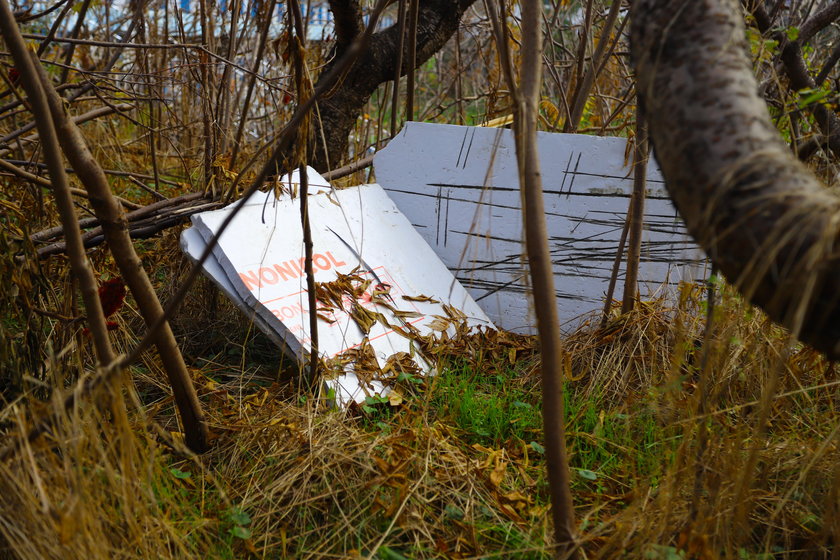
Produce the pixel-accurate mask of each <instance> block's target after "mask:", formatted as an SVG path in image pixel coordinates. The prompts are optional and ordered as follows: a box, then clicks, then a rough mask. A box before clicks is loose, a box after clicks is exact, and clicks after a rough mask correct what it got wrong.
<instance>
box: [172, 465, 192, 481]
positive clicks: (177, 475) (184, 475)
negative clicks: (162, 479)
mask: <svg viewBox="0 0 840 560" xmlns="http://www.w3.org/2000/svg"><path fill="white" fill-rule="evenodd" d="M169 472H170V473H172V476H174V477H175V478H177V479H180V480H184V479H187V478H189V477H191V476H192V474H191V473H188V472H186V471H182V470H181V469H178V468H176V467H172V468H171V469H169Z"/></svg>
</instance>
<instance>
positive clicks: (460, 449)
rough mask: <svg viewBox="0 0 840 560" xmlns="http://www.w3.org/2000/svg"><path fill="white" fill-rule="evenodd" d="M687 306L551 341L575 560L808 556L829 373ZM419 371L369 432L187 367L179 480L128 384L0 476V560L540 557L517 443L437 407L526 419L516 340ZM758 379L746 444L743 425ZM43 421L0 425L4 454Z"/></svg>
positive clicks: (263, 377)
mask: <svg viewBox="0 0 840 560" xmlns="http://www.w3.org/2000/svg"><path fill="white" fill-rule="evenodd" d="M701 295H702V290H701V289H699V288H692V287H686V288H685V289H684V292H683V298H682V304H681V305H680V306H679V307H678V308H677V309H669V308H667V307H666V306H665V304H664V302H649V303H646V304H645V305H643V306H642V307H641V309H639V310H638V311H636V312H634V313H633V314H631V315H627V316H623V317H617V318H613V319H612V320H611V322H610V323H609V324H608V326H607V327H606V328H605V329H587V328H584V329H582V330H581V331H578V332H576V333H574V334H573V335H572V336H571V337H570V338H569V339H568V341H567V348H568V350H569V356H570V368H569V371H568V372H567V375H570V380H569V382H568V384H567V389H568V393H569V396H568V399H567V401H568V404H567V407H568V408H567V416H568V418H569V432H570V433H569V444H570V450H571V452H572V455H573V457H572V462H573V468H574V469H575V473H577V474H578V475H579V476H575V477H573V479H574V489H573V490H574V494H575V497H576V500H577V502H576V506H577V509H578V512H579V515H580V518H581V520H582V522H581V523H582V525H581V534H582V538H583V547H584V550H585V551H586V554H587V557H590V558H718V557H731V558H771V557H772V558H820V557H825V558H828V557H830V550H831V546H832V543H833V542H835V540H836V539H837V537H838V535H837V521H838V517H837V511H838V504H837V500H838V483H837V477H838V472H840V471H838V469H837V466H836V465H837V464H838V447H837V434H838V425H840V424H838V411H837V398H836V394H837V393H836V388H837V385H838V384H840V381H838V379H837V375H836V370H835V369H833V368H832V367H830V366H829V365H828V364H826V363H825V362H824V361H823V360H822V359H821V358H819V356H817V355H816V354H814V353H812V352H811V351H810V350H807V349H803V348H799V347H797V346H793V347H790V348H789V349H787V350H786V347H785V344H786V339H785V335H784V333H782V332H780V331H779V330H778V329H776V328H774V327H772V326H770V325H769V324H768V323H767V322H766V321H765V320H764V319H763V318H762V317H761V316H760V315H759V314H757V313H755V312H753V311H752V310H750V309H749V308H747V307H746V306H745V305H744V304H743V303H742V302H741V301H740V300H739V299H738V298H736V297H734V296H732V295H731V294H729V293H728V290H727V291H726V295H725V297H724V299H723V302H722V303H719V304H718V305H717V306H716V312H715V315H716V316H715V321H714V323H713V328H712V329H710V332H709V334H706V335H704V316H703V313H702V308H703V306H704V302H703V301H702V300H701V299H700V296H701ZM216 312H217V313H221V315H222V316H226V317H230V316H231V312H230V310H229V309H226V308H224V307H223V308H222V309H217V311H216ZM202 320H203V318H202V317H198V316H196V317H195V321H196V323H195V324H204V325H206V324H207V323H206V322H202ZM182 321H185V319H184V318H183V317H182ZM211 330H212V329H211ZM117 336H118V337H119V336H123V337H130V331H128V330H123V331H120V332H119V333H118V334H117ZM704 337H705V340H704ZM241 344H242V346H243V347H247V346H249V343H248V342H247V341H243V342H241ZM252 350H253V349H252ZM441 351H442V354H443V357H442V359H444V360H448V361H447V363H448V364H449V366H448V367H447V368H445V373H444V374H443V375H442V376H440V377H438V378H435V379H434V380H432V381H431V382H430V383H427V384H425V385H422V386H417V387H416V390H415V391H414V392H413V393H411V392H410V390H409V389H408V388H406V389H405V390H404V391H403V392H404V393H405V394H406V400H405V402H404V403H403V404H402V405H401V406H399V407H396V408H389V407H387V406H385V407H384V409H376V410H375V411H374V412H373V413H370V412H365V411H362V410H360V409H359V410H351V411H349V412H347V413H341V412H337V411H331V410H328V409H325V408H324V407H323V405H321V404H319V403H313V402H312V401H305V402H304V400H303V399H301V398H300V396H299V395H295V394H291V393H290V391H289V390H288V388H287V386H286V385H283V384H278V383H273V384H272V383H271V382H270V381H271V380H270V377H269V376H268V372H269V371H270V370H271V368H270V366H268V365H265V364H264V365H263V366H260V367H256V366H253V364H252V363H251V360H250V359H248V360H246V359H244V358H242V356H241V355H235V356H225V355H224V354H220V355H218V356H217V357H216V358H214V359H212V360H206V361H205V362H203V363H201V364H199V363H196V364H194V365H195V366H196V367H195V368H194V369H193V373H194V378H195V381H196V384H197V386H198V387H199V392H200V394H201V396H202V401H203V402H204V403H205V407H206V411H207V412H208V414H209V415H210V417H211V426H212V433H213V438H214V439H213V448H212V450H211V451H210V452H209V453H208V454H206V455H204V456H202V457H200V458H196V457H189V456H187V455H186V454H185V452H184V450H183V448H182V446H180V445H179V444H178V443H177V436H176V438H175V441H173V439H172V436H171V434H170V432H176V431H177V426H176V425H175V424H173V422H174V418H173V415H172V410H171V406H172V405H171V399H170V398H169V397H168V395H167V392H166V390H165V389H164V384H163V383H162V382H161V381H160V380H161V379H163V378H162V376H161V375H162V374H160V373H159V372H157V371H155V368H148V367H140V368H138V369H137V370H136V371H135V372H134V373H135V375H134V382H133V383H131V384H128V385H126V386H124V387H122V388H120V389H119V390H115V391H113V392H112V394H111V395H110V396H109V397H108V398H107V399H103V400H101V401H100V402H99V403H98V405H99V406H94V403H84V404H83V406H81V407H79V408H78V409H76V410H73V411H72V412H71V413H70V414H69V415H67V416H66V417H65V418H64V420H63V421H62V422H61V424H60V425H59V426H58V427H57V428H56V430H55V431H54V432H53V433H51V434H49V435H48V436H47V437H44V438H41V439H40V440H38V441H37V442H35V443H34V444H33V445H32V446H31V447H30V446H27V447H24V448H23V449H22V450H21V452H19V453H18V454H17V455H16V457H15V458H14V459H13V460H12V461H10V462H8V463H7V464H4V465H2V466H0V468H2V470H3V473H2V476H0V480H2V482H0V486H2V487H0V496H2V497H0V512H1V513H0V534H2V535H3V540H4V541H5V544H4V546H3V549H4V550H5V553H4V554H5V555H8V556H9V557H15V558H89V559H94V558H136V557H149V558H169V557H172V558H208V557H213V558H216V557H219V558H225V557H231V558H232V557H246V556H254V557H260V558H262V557H267V558H354V557H374V558H404V557H405V558H471V557H482V558H487V557H500V558H548V557H549V556H550V543H548V542H547V539H548V538H549V537H548V533H549V531H548V530H547V528H548V523H549V521H548V517H547V504H546V494H545V481H544V475H543V470H544V464H543V461H542V456H541V455H540V454H539V452H538V450H539V446H538V444H537V445H534V444H530V443H529V441H527V440H529V439H530V438H529V437H526V438H525V439H522V437H520V436H509V437H506V438H504V439H501V438H500V439H495V440H494V439H493V438H492V437H490V436H485V435H482V434H480V433H478V432H477V431H472V432H471V431H470V429H469V428H468V427H465V426H464V425H463V423H461V421H460V420H459V419H458V418H457V417H456V416H455V415H454V414H452V413H451V410H450V408H449V407H448V405H447V404H446V403H450V402H455V401H456V400H457V399H464V400H465V399H466V398H467V396H466V395H465V394H459V393H458V389H456V388H455V387H456V385H453V384H452V383H450V382H449V381H448V380H453V381H456V380H458V378H459V376H462V377H463V376H475V377H470V383H473V384H475V385H477V386H481V385H482V383H485V382H486V380H487V379H490V378H493V377H494V376H506V377H505V378H504V384H503V385H490V386H486V385H485V386H484V390H487V391H493V390H497V391H498V393H499V395H500V396H501V397H502V398H504V395H508V396H509V398H510V399H514V398H515V399H520V400H521V401H525V402H526V403H533V405H534V406H536V407H537V408H538V407H539V398H538V391H536V384H537V379H538V376H537V375H536V369H537V368H538V362H537V361H535V359H534V358H533V356H534V349H533V346H532V341H531V340H530V339H525V338H522V337H512V336H507V335H505V336H490V337H483V338H481V337H479V338H471V339H462V340H456V341H453V342H452V343H450V344H449V345H447V347H445V348H441ZM784 356H787V357H786V359H783V357H784ZM268 361H269V360H266V362H268ZM149 362H152V363H153V360H149ZM704 363H705V364H706V368H705V370H703V367H702V364H704ZM242 364H246V365H244V366H243V365H242ZM704 371H705V373H704ZM236 374H241V375H245V376H246V379H245V380H242V379H239V378H237V377H236ZM774 375H778V376H779V384H778V390H777V391H776V394H775V396H773V397H772V398H770V399H768V401H767V402H768V403H769V404H768V407H769V408H768V409H767V411H768V414H769V416H768V417H769V422H768V427H767V430H766V432H762V431H758V430H757V429H756V425H755V421H756V418H757V416H758V414H759V413H760V412H761V409H762V405H761V402H760V401H761V398H762V389H763V388H764V387H765V386H766V385H767V383H768V380H769V379H770V378H771V377H773V376H774ZM493 387H496V389H493ZM701 394H705V395H706V400H705V404H704V405H702V406H703V410H704V411H705V412H703V413H701V412H699V411H700V410H701V409H700V407H701V404H700V395H701ZM140 395H142V397H141V396H140ZM488 402H489V401H488ZM493 402H496V401H493ZM498 402H499V403H502V402H505V401H498ZM517 402H520V401H519V400H517ZM499 406H502V405H499ZM43 408H44V406H39V405H38V404H37V402H36V401H32V403H29V404H27V403H26V402H24V401H21V402H19V403H17V404H14V405H11V406H8V407H7V408H5V409H4V410H3V412H2V416H0V419H2V421H3V423H4V425H5V426H7V428H6V432H7V434H8V435H9V436H15V435H19V434H20V433H22V430H23V429H24V427H25V426H26V425H28V423H29V421H28V420H27V419H28V418H30V417H32V416H35V415H37V414H39V413H42V412H43V410H42V409H43ZM102 411H104V412H102ZM479 413H480V412H479V411H475V414H476V415H478V414H479ZM533 438H534V441H536V442H538V441H539V439H540V436H539V434H538V433H534V434H533ZM476 442H477V443H476ZM751 449H756V451H757V461H756V462H755V468H754V469H752V470H750V469H745V464H747V461H748V460H749V455H750V454H749V452H750V450H751ZM742 487H743V488H744V489H745V490H739V488H742ZM739 492H741V493H742V494H741V495H742V496H743V499H740V500H739V499H738V498H737V496H738V495H739ZM739 506H740V508H739ZM741 512H743V513H741ZM740 515H744V516H745V517H744V519H743V521H739V516H740ZM767 554H769V556H768V555H767ZM669 555H670V556H669Z"/></svg>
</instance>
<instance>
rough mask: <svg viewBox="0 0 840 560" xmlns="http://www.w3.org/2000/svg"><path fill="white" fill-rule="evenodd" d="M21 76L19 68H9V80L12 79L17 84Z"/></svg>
mask: <svg viewBox="0 0 840 560" xmlns="http://www.w3.org/2000/svg"><path fill="white" fill-rule="evenodd" d="M19 78H20V72H18V69H17V68H14V67H12V68H9V80H11V82H12V83H13V84H17V81H18V79H19Z"/></svg>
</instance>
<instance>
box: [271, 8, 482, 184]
mask: <svg viewBox="0 0 840 560" xmlns="http://www.w3.org/2000/svg"><path fill="white" fill-rule="evenodd" d="M419 1H420V11H419V16H418V21H417V57H416V60H415V64H414V68H416V67H418V66H420V65H421V64H423V63H424V62H425V61H426V60H428V59H429V58H430V57H431V56H432V55H433V54H435V53H436V52H437V51H439V50H440V49H441V48H442V47H443V46H444V45H445V44H446V42H447V41H448V40H449V38H450V37H452V35H453V34H454V33H455V30H456V29H457V28H458V25H459V24H460V21H461V16H462V15H463V13H464V11H465V10H466V9H467V8H468V7H469V6H470V5H472V4H473V3H474V2H475V0H419ZM330 5H331V9H332V10H333V12H334V14H335V20H336V24H337V27H336V34H337V36H338V37H337V41H336V47H335V52H334V53H333V56H331V57H330V62H328V63H327V64H326V65H325V66H324V68H323V70H322V71H321V74H320V76H321V77H323V76H327V75H329V74H330V70H331V69H332V67H333V66H334V65H335V64H336V63H337V61H338V60H340V58H341V54H342V53H343V52H344V50H345V49H346V48H347V47H348V46H349V45H350V44H351V43H352V42H353V39H354V38H355V36H356V35H358V34H360V33H361V32H362V30H363V26H362V23H361V10H359V9H358V4H357V2H356V1H355V0H333V1H332V2H330ZM399 47H400V34H399V25H396V24H395V25H392V26H391V27H388V28H387V29H384V30H382V31H380V32H378V33H375V34H374V35H373V36H372V37H371V39H370V42H369V43H368V46H367V48H366V49H365V51H364V52H363V53H361V55H360V56H359V58H358V59H357V60H356V62H355V64H354V65H353V66H352V68H350V70H349V71H348V72H347V73H346V75H345V76H344V78H343V79H342V80H341V81H340V82H339V84H338V85H336V86H335V87H334V88H333V89H332V91H330V92H329V93H327V94H326V95H325V96H324V97H323V98H322V99H321V100H320V101H319V102H318V109H317V111H316V113H315V118H314V119H313V120H314V123H313V126H314V131H313V132H312V136H311V140H312V141H313V142H314V150H313V151H311V152H310V153H313V154H314V155H313V158H312V160H311V161H310V162H309V164H310V165H311V166H312V167H314V168H315V169H316V170H318V171H326V170H327V169H331V168H333V169H334V168H336V167H338V166H339V165H340V164H341V163H342V160H343V159H344V158H345V157H346V154H347V148H348V137H349V135H350V131H351V130H352V129H353V125H355V124H356V119H357V118H358V117H359V115H360V114H361V113H362V110H363V109H364V106H365V103H367V101H368V99H370V96H371V95H372V94H373V92H374V91H376V88H377V87H379V85H380V84H382V83H385V82H387V81H389V80H393V79H394V76H395V75H396V72H397V67H396V65H397V60H398V58H399V57H398V53H399ZM401 58H402V69H401V72H400V75H401V76H404V75H405V74H406V73H407V72H409V71H410V70H414V68H409V66H410V64H409V61H408V57H407V56H403V57H401ZM319 80H320V78H319ZM316 87H317V84H316ZM325 148H326V149H325ZM286 155H287V154H284V156H286ZM277 164H278V166H279V169H278V171H279V172H280V173H282V172H285V171H288V169H287V168H288V165H284V162H283V161H278V162H277Z"/></svg>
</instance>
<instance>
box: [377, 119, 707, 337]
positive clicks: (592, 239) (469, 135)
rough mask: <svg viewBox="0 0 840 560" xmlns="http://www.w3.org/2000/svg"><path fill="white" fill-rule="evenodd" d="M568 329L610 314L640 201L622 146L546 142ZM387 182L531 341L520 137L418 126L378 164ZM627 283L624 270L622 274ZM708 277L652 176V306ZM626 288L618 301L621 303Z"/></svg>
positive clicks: (504, 322)
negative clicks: (655, 297) (622, 247)
mask: <svg viewBox="0 0 840 560" xmlns="http://www.w3.org/2000/svg"><path fill="white" fill-rule="evenodd" d="M538 147H539V152H540V162H541V167H542V180H543V189H544V193H545V208H546V214H547V218H548V234H549V242H550V246H551V253H552V259H553V264H554V274H555V289H556V294H557V297H558V308H559V311H560V318H561V321H563V322H564V323H566V324H567V326H569V327H572V326H574V325H575V324H577V319H578V318H579V317H580V316H582V315H583V314H586V313H590V312H592V311H594V310H597V309H600V308H601V306H602V305H603V300H604V297H605V294H606V290H607V285H608V282H609V277H610V274H611V272H612V266H613V260H614V258H615V254H616V251H617V249H618V242H619V238H620V236H621V232H622V229H623V227H624V221H625V216H626V214H627V208H628V205H629V201H630V196H631V194H632V191H633V177H632V153H631V152H630V153H628V149H627V148H628V147H627V141H626V140H625V139H623V138H608V137H596V136H585V135H580V134H550V133H539V135H538ZM374 169H375V172H376V179H377V182H378V183H379V184H380V185H382V186H383V188H384V189H385V190H386V191H387V192H388V194H389V195H390V196H391V198H392V199H393V201H394V202H395V203H396V205H397V207H398V208H399V209H400V210H401V211H402V212H403V213H404V214H405V215H406V216H407V217H408V219H409V220H411V223H412V224H414V226H415V227H416V228H417V230H418V231H419V232H420V234H421V235H422V236H423V238H424V239H425V240H426V241H427V242H428V243H429V245H431V246H432V248H433V249H434V250H435V252H436V253H437V254H438V255H439V256H440V258H441V259H442V260H443V262H444V263H445V264H446V265H447V266H448V267H449V268H450V270H452V271H453V273H454V274H455V276H456V278H458V280H460V282H461V283H462V284H463V285H464V286H465V287H466V288H467V290H468V291H469V292H470V293H471V294H472V295H473V297H474V298H475V299H476V301H477V302H478V303H479V305H481V306H482V308H483V309H484V310H485V311H486V312H487V314H488V316H489V317H490V318H491V319H492V320H493V321H494V322H495V323H496V325H497V326H499V327H500V328H504V329H508V330H512V331H516V332H525V333H533V332H535V327H536V325H535V319H534V316H533V309H532V305H531V302H530V297H528V296H529V293H530V288H529V282H528V273H527V262H526V258H525V251H524V241H523V239H524V238H523V233H522V232H523V228H522V225H523V223H522V213H521V203H520V201H521V198H520V192H519V177H518V171H517V166H516V154H515V145H514V138H513V134H512V132H511V131H510V130H504V129H491V128H480V127H465V126H454V125H440V124H431V123H416V122H409V123H407V124H406V126H405V127H404V128H403V130H402V131H401V132H400V133H399V134H398V135H397V136H396V137H395V138H394V139H392V140H391V141H390V142H389V144H388V145H387V146H386V147H385V148H384V149H383V150H381V151H379V152H378V153H377V154H376V156H375V158H374ZM621 274H622V277H623V265H622V271H621ZM704 274H705V258H704V256H703V253H702V251H701V250H700V249H699V248H698V247H697V246H696V245H695V244H694V243H693V241H692V240H691V238H690V237H689V236H688V234H687V233H686V231H685V228H684V226H683V224H682V221H681V220H680V218H679V217H678V216H677V213H676V211H675V210H674V208H673V206H672V204H671V202H670V199H669V197H668V194H667V192H666V190H665V185H664V182H663V179H662V175H661V173H660V171H659V168H658V166H657V165H656V162H655V161H653V159H651V162H650V164H649V166H648V183H647V200H646V202H645V226H644V233H643V241H642V255H641V264H640V271H639V279H640V290H641V293H642V295H643V297H647V296H649V295H651V294H652V293H654V292H656V291H658V290H660V289H661V288H662V287H663V286H665V287H667V286H669V285H674V284H675V283H677V282H678V281H680V280H688V279H699V278H702V277H703V276H704ZM620 290H621V284H619V285H618V290H617V293H618V296H617V297H620V294H621V291H620Z"/></svg>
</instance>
